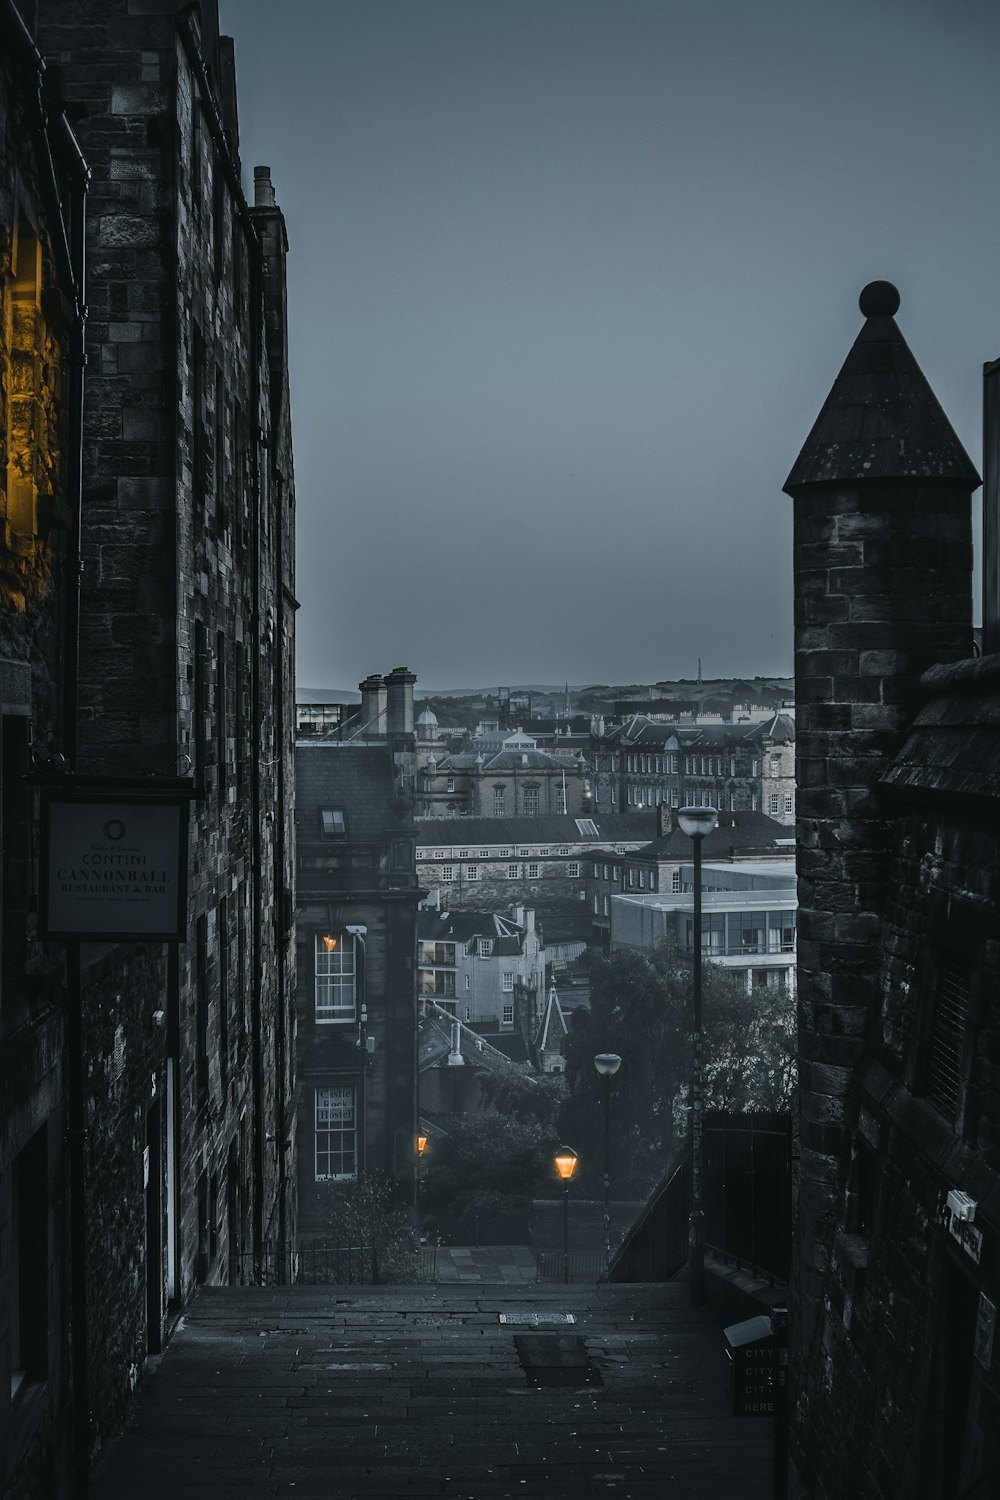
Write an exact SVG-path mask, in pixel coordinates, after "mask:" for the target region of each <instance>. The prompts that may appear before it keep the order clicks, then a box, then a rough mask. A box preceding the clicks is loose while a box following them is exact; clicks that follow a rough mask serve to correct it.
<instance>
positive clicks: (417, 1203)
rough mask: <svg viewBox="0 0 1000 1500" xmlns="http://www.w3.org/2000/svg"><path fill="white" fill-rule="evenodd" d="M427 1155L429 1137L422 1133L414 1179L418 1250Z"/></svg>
mask: <svg viewBox="0 0 1000 1500" xmlns="http://www.w3.org/2000/svg"><path fill="white" fill-rule="evenodd" d="M426 1154H427V1137H426V1135H424V1133H423V1131H421V1132H420V1133H419V1134H418V1135H417V1170H416V1172H415V1173H414V1178H413V1207H414V1209H415V1211H416V1216H417V1249H418V1250H419V1249H420V1168H421V1167H422V1165H423V1161H424V1157H425V1155H426Z"/></svg>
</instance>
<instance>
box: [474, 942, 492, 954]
mask: <svg viewBox="0 0 1000 1500" xmlns="http://www.w3.org/2000/svg"><path fill="white" fill-rule="evenodd" d="M477 952H478V953H479V957H480V958H490V957H492V954H493V939H492V938H480V939H479V945H478V949H477Z"/></svg>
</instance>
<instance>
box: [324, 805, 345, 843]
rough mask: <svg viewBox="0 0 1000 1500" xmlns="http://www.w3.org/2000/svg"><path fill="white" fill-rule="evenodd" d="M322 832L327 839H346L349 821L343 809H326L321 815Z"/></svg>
mask: <svg viewBox="0 0 1000 1500" xmlns="http://www.w3.org/2000/svg"><path fill="white" fill-rule="evenodd" d="M319 820H320V831H321V833H322V835H323V837H324V838H325V839H345V838H346V837H347V821H346V819H345V817H344V809H343V808H342V807H324V808H321V809H320V814H319Z"/></svg>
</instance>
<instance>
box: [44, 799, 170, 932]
mask: <svg viewBox="0 0 1000 1500" xmlns="http://www.w3.org/2000/svg"><path fill="white" fill-rule="evenodd" d="M187 825H188V805H187V800H186V799H184V798H180V797H164V796H162V795H161V796H149V795H146V796H143V795H135V796H132V795H125V794H123V795H121V796H117V797H116V796H113V795H103V796H99V795H95V794H93V793H86V792H74V791H66V792H62V791H47V792H45V793H44V794H43V798H42V841H43V842H42V857H43V869H42V883H41V896H42V900H41V911H40V913H39V926H40V931H41V936H43V937H47V938H63V939H68V940H70V941H73V940H77V941H80V942H119V941H122V940H129V939H131V940H132V941H136V942H138V941H142V940H154V941H155V940H159V941H161V942H177V941H181V940H183V938H184V936H185V928H186V911H187V889H186V875H187Z"/></svg>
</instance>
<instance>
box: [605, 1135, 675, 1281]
mask: <svg viewBox="0 0 1000 1500" xmlns="http://www.w3.org/2000/svg"><path fill="white" fill-rule="evenodd" d="M690 1212H691V1152H690V1149H688V1150H685V1151H684V1152H683V1154H682V1155H681V1157H680V1158H679V1159H677V1160H675V1161H674V1163H673V1165H672V1167H671V1169H670V1171H669V1172H668V1173H667V1175H666V1177H665V1178H664V1179H663V1181H662V1182H661V1183H660V1184H659V1185H658V1186H657V1187H656V1188H654V1190H653V1192H652V1194H651V1195H650V1197H649V1198H648V1199H647V1202H646V1206H645V1208H644V1209H643V1211H642V1213H641V1214H640V1215H639V1217H638V1219H637V1220H636V1221H635V1223H634V1224H633V1226H632V1228H631V1229H630V1230H629V1232H628V1234H627V1235H626V1236H625V1238H624V1239H623V1240H622V1243H621V1244H620V1246H619V1247H618V1250H617V1251H616V1252H615V1254H614V1256H613V1257H612V1260H611V1270H610V1273H609V1276H608V1279H609V1281H670V1280H672V1279H673V1277H675V1276H676V1275H677V1273H678V1271H680V1270H681V1269H682V1267H683V1266H685V1265H686V1264H687V1258H688V1215H689V1214H690Z"/></svg>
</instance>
